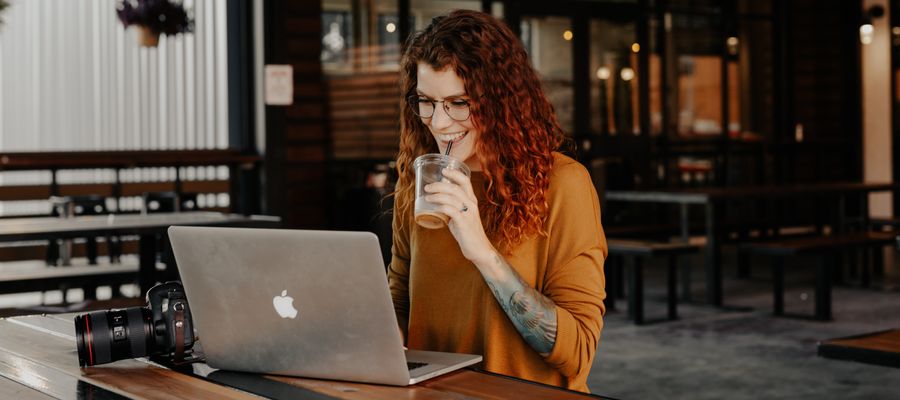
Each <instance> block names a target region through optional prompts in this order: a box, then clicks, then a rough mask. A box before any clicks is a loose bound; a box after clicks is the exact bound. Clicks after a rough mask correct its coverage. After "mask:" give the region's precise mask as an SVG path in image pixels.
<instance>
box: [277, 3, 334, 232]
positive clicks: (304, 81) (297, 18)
mask: <svg viewBox="0 0 900 400" xmlns="http://www.w3.org/2000/svg"><path fill="white" fill-rule="evenodd" d="M265 7H266V8H265V32H266V63H267V64H290V65H292V66H293V67H294V104H293V105H290V106H286V107H284V106H266V130H267V132H266V150H265V164H264V165H265V172H264V178H263V179H264V187H265V188H266V189H265V194H264V196H265V200H264V204H265V206H264V207H265V210H264V211H265V212H266V213H268V214H274V215H279V216H281V217H282V220H283V221H284V226H285V227H287V228H325V227H327V225H328V221H327V218H326V215H327V212H326V211H327V210H326V208H327V201H326V199H327V186H326V179H325V177H326V163H327V160H328V158H329V154H330V153H331V151H330V144H329V143H330V134H329V129H328V126H327V119H328V118H327V115H328V110H327V104H328V101H327V96H326V92H325V80H324V77H323V74H322V65H321V63H320V62H319V57H320V54H321V51H322V42H321V32H322V2H321V0H292V1H267V2H266V3H265Z"/></svg>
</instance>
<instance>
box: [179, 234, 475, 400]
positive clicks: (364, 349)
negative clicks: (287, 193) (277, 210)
mask: <svg viewBox="0 0 900 400" xmlns="http://www.w3.org/2000/svg"><path fill="white" fill-rule="evenodd" d="M169 238H170V240H171V243H172V249H173V250H174V253H175V260H176V261H177V262H178V270H179V272H180V273H181V280H182V283H183V284H184V288H185V292H186V294H187V298H188V303H189V304H190V306H191V312H192V314H193V321H194V326H195V329H196V331H197V335H198V336H199V338H200V344H201V346H202V348H203V353H204V354H205V356H206V360H207V364H209V365H210V366H211V367H213V368H219V369H227V370H236V371H247V372H259V373H267V374H278V375H291V376H301V377H309V378H322V379H335V380H344V381H353V382H368V383H380V384H388V385H398V386H404V385H410V384H414V383H418V382H421V381H423V380H425V379H428V378H431V377H434V376H437V375H440V374H444V373H447V372H450V371H453V370H456V369H459V368H462V367H465V366H468V365H472V364H475V363H478V362H480V361H481V356H479V355H470V354H454V353H439V352H426V351H414V350H408V351H404V349H403V343H402V339H401V335H400V331H399V329H398V326H397V317H396V315H395V314H394V308H393V303H392V301H391V295H390V290H389V289H388V283H387V277H386V274H385V269H384V264H383V262H382V259H381V252H380V250H379V247H378V239H377V237H376V236H375V235H374V234H372V233H368V232H337V231H304V230H277V229H245V228H208V227H182V226H173V227H171V228H169ZM404 353H405V354H404Z"/></svg>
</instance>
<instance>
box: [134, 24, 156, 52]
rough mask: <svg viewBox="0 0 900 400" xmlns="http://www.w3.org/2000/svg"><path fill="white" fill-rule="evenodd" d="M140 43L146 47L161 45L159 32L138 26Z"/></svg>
mask: <svg viewBox="0 0 900 400" xmlns="http://www.w3.org/2000/svg"><path fill="white" fill-rule="evenodd" d="M137 28H138V43H140V44H141V46H144V47H156V45H158V44H159V32H153V30H152V29H150V28H148V27H146V26H141V25H138V27H137Z"/></svg>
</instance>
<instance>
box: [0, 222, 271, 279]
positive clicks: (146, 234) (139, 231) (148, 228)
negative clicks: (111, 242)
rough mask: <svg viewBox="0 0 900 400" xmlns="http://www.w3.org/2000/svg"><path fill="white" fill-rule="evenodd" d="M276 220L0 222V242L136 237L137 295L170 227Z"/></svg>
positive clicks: (242, 224)
mask: <svg viewBox="0 0 900 400" xmlns="http://www.w3.org/2000/svg"><path fill="white" fill-rule="evenodd" d="M279 224H280V219H279V218H278V217H270V216H245V215H238V214H223V213H218V212H204V211H192V212H180V213H154V214H109V215H91V216H79V217H72V218H53V217H38V218H7V219H0V242H16V241H25V240H52V239H68V238H78V237H87V236H107V235H110V236H121V235H138V236H139V237H140V241H139V249H140V250H139V255H140V268H139V269H140V270H139V273H138V274H139V286H140V289H141V293H143V292H144V291H146V290H147V289H149V288H150V287H151V286H153V284H154V283H155V278H156V236H157V235H159V234H162V233H165V231H166V229H168V228H169V227H170V226H172V225H193V226H231V227H258V228H274V227H277V226H278V225H279Z"/></svg>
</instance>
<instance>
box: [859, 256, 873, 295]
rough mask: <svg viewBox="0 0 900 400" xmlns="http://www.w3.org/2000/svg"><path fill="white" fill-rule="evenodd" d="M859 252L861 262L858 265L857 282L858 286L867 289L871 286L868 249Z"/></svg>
mask: <svg viewBox="0 0 900 400" xmlns="http://www.w3.org/2000/svg"><path fill="white" fill-rule="evenodd" d="M860 251H861V252H862V261H860V263H859V273H860V276H859V280H860V285H862V287H864V288H867V287H869V286H871V285H872V275H870V274H869V249H868V248H863V249H861V250H860Z"/></svg>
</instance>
